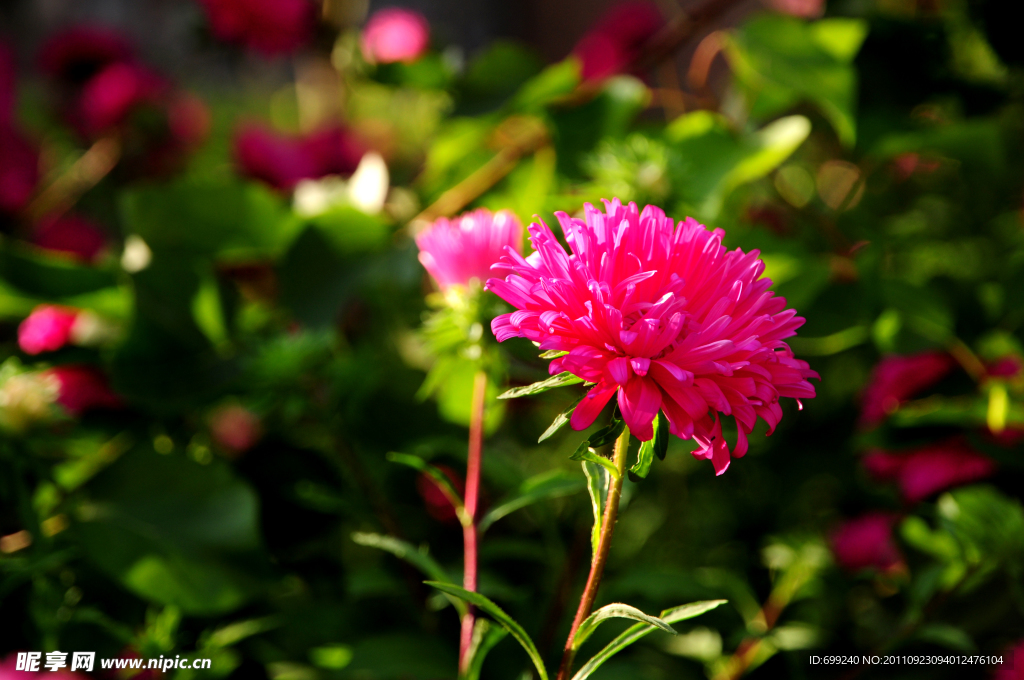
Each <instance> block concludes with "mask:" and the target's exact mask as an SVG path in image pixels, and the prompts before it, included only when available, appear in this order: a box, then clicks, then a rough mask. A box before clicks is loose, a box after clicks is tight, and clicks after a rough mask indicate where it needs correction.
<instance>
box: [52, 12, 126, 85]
mask: <svg viewBox="0 0 1024 680" xmlns="http://www.w3.org/2000/svg"><path fill="white" fill-rule="evenodd" d="M133 53H134V50H133V49H132V46H131V43H129V42H128V40H127V38H125V37H124V36H122V35H121V34H119V33H117V32H116V31H113V30H111V29H109V28H105V27H102V26H75V27H73V28H69V29H67V30H64V31H61V32H59V33H55V34H54V35H52V36H50V38H48V39H47V41H46V42H45V43H44V44H43V47H42V49H41V50H40V52H39V67H40V69H41V70H42V71H43V73H45V74H46V75H47V76H49V77H50V78H52V79H53V80H55V81H57V82H58V83H61V84H64V85H70V86H80V85H83V84H84V83H85V82H86V81H88V80H90V79H91V78H92V77H93V76H95V75H96V74H97V73H99V72H100V71H101V70H103V69H104V68H106V67H107V66H110V65H111V64H115V63H119V62H129V61H132V59H133V58H134V54H133Z"/></svg>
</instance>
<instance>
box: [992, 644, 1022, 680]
mask: <svg viewBox="0 0 1024 680" xmlns="http://www.w3.org/2000/svg"><path fill="white" fill-rule="evenodd" d="M1002 657H1003V662H1002V663H1000V664H994V665H993V667H992V668H993V670H994V671H995V673H994V674H993V675H992V678H993V680H1024V640H1020V641H1018V642H1016V643H1014V644H1013V645H1012V646H1010V647H1009V648H1008V649H1006V650H1005V651H1004V652H1003V654H1002Z"/></svg>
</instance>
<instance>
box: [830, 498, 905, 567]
mask: <svg viewBox="0 0 1024 680" xmlns="http://www.w3.org/2000/svg"><path fill="white" fill-rule="evenodd" d="M896 519H897V518H896V517H895V516H894V515H891V514H888V513H884V512H870V513H868V514H866V515H861V516H860V517H858V518H856V519H851V520H849V521H847V522H844V523H843V524H841V525H840V526H839V527H838V528H836V530H835V531H833V532H832V534H831V535H830V536H829V539H830V540H829V542H830V543H831V545H832V554H834V555H835V557H836V562H838V563H839V566H841V567H842V568H844V569H846V570H847V571H850V572H857V571H860V570H862V569H867V568H869V567H873V568H875V569H878V570H880V571H890V570H892V569H894V568H896V567H897V566H898V565H899V564H901V563H902V561H903V558H902V557H901V556H900V551H899V548H897V547H896V543H895V542H894V541H893V539H892V525H893V524H894V523H895V522H896Z"/></svg>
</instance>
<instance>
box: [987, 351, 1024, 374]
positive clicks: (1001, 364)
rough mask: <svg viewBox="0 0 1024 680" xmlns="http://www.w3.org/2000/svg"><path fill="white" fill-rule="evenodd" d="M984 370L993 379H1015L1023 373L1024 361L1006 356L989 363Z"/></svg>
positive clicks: (1009, 355) (1010, 355)
mask: <svg viewBox="0 0 1024 680" xmlns="http://www.w3.org/2000/svg"><path fill="white" fill-rule="evenodd" d="M985 369H986V372H987V373H988V374H989V375H990V376H992V377H993V378H1016V377H1018V376H1020V375H1021V373H1024V361H1021V358H1020V357H1018V356H1014V355H1012V354H1008V355H1006V356H1004V357H1002V358H1001V359H996V360H995V361H993V362H991V363H989V364H988V365H987V366H986V367H985Z"/></svg>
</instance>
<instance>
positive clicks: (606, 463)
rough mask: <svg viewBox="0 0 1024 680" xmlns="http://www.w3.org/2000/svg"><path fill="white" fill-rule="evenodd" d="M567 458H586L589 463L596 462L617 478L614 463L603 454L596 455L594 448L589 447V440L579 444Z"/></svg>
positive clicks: (617, 473)
mask: <svg viewBox="0 0 1024 680" xmlns="http://www.w3.org/2000/svg"><path fill="white" fill-rule="evenodd" d="M569 460H588V461H590V462H591V463H597V464H598V465H600V466H601V467H603V468H604V469H605V470H607V471H608V474H610V475H611V476H612V477H614V478H615V479H618V478H619V471H618V470H617V469H616V468H615V464H614V463H613V462H611V461H610V460H608V459H607V458H605V457H604V456H599V455H597V452H595V451H594V449H592V448H590V442H589V441H585V442H583V443H582V444H580V446H579V448H578V449H576V452H575V453H574V454H572V455H571V456H569Z"/></svg>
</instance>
